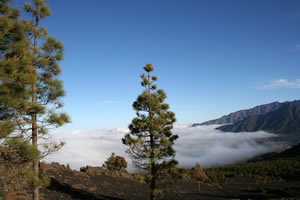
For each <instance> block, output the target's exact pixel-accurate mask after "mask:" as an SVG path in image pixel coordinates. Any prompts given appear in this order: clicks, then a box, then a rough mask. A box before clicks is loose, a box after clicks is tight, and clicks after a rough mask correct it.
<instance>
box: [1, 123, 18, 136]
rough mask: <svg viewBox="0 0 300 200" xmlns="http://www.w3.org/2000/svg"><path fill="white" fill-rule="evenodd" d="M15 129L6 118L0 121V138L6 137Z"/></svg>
mask: <svg viewBox="0 0 300 200" xmlns="http://www.w3.org/2000/svg"><path fill="white" fill-rule="evenodd" d="M14 129H15V126H14V124H13V123H12V122H10V121H8V120H6V121H2V122H0V139H2V138H6V137H7V136H8V135H9V134H10V133H12V132H13V131H14Z"/></svg>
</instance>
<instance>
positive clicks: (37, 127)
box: [24, 0, 70, 200]
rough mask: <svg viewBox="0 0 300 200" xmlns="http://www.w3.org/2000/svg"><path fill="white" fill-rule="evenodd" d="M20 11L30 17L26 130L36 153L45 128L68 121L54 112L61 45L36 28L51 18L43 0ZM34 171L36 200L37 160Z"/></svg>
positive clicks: (59, 104) (58, 93) (58, 92)
mask: <svg viewBox="0 0 300 200" xmlns="http://www.w3.org/2000/svg"><path fill="white" fill-rule="evenodd" d="M24 9H25V11H26V12H27V13H29V14H30V15H31V17H30V18H31V19H32V20H31V21H29V20H27V21H26V25H27V31H26V36H27V38H28V40H29V41H30V46H31V52H30V54H31V73H32V74H33V78H32V82H31V90H30V92H31V99H30V101H31V103H32V107H31V111H30V113H29V114H30V118H31V120H30V130H31V139H32V145H33V147H34V148H35V149H38V137H39V135H45V134H47V133H48V128H57V127H60V126H62V125H63V124H65V123H68V122H69V121H70V119H69V117H68V115H67V114H66V113H63V112H61V113H58V112H57V111H56V110H57V109H59V108H61V107H62V106H63V104H62V102H61V101H60V99H61V97H62V96H64V95H65V92H64V90H63V84H62V81H60V80H59V79H58V76H59V74H60V73H61V69H60V66H59V64H58V62H59V61H61V60H62V58H63V45H62V43H61V42H59V41H57V40H56V39H55V38H53V37H50V36H49V35H48V33H47V30H46V28H45V27H40V21H41V20H42V19H44V18H46V17H48V16H50V15H51V10H50V8H49V7H48V6H47V4H46V0H33V5H32V4H31V3H25V4H24ZM61 145H63V143H61V144H54V145H50V144H46V145H44V148H46V149H47V153H46V155H47V154H48V153H49V152H52V151H55V150H56V149H59V148H60V147H61ZM33 171H34V179H35V180H36V181H35V185H34V195H33V196H34V200H38V199H39V188H40V187H41V183H40V181H39V180H40V179H39V160H37V161H35V162H34V163H33Z"/></svg>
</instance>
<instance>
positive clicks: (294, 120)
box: [217, 103, 300, 134]
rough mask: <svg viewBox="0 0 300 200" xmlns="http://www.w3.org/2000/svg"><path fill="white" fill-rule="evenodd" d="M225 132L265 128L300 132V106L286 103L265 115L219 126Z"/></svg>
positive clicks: (280, 132)
mask: <svg viewBox="0 0 300 200" xmlns="http://www.w3.org/2000/svg"><path fill="white" fill-rule="evenodd" d="M217 129H219V130H222V131H225V132H254V131H259V130H264V131H267V132H272V133H279V134H296V133H300V107H298V106H296V105H295V104H293V103H286V104H284V105H283V106H281V108H279V109H277V110H275V111H272V112H269V113H267V114H264V115H254V116H251V117H248V118H246V119H244V120H242V121H239V122H237V123H235V124H233V125H225V126H221V127H219V128H217Z"/></svg>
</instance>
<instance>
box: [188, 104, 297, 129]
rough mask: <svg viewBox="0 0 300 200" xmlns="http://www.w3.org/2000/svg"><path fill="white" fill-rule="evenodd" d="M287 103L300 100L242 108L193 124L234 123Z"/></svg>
mask: <svg viewBox="0 0 300 200" xmlns="http://www.w3.org/2000/svg"><path fill="white" fill-rule="evenodd" d="M287 103H293V104H295V105H297V106H300V100H295V101H292V102H289V101H286V102H283V103H279V102H272V103H269V104H263V105H259V106H256V107H253V108H250V109H245V110H240V111H237V112H233V113H230V114H228V115H224V116H223V117H221V118H218V119H214V120H210V121H207V122H204V123H201V124H193V126H197V125H211V124H234V123H236V122H238V121H242V120H244V119H246V118H247V117H250V116H253V115H264V114H267V113H269V112H272V111H274V110H277V109H279V108H281V107H282V106H283V105H285V104H287Z"/></svg>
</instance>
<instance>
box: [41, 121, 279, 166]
mask: <svg viewBox="0 0 300 200" xmlns="http://www.w3.org/2000/svg"><path fill="white" fill-rule="evenodd" d="M216 127H217V126H214V125H210V126H197V127H189V126H187V125H186V126H176V127H175V128H174V129H173V132H174V133H175V134H178V135H179V139H178V140H177V141H176V144H175V146H174V148H175V149H176V151H177V153H176V159H177V160H178V161H179V165H181V166H184V167H191V166H193V165H195V163H196V162H199V163H200V164H201V166H203V167H208V166H212V165H221V164H229V163H232V162H236V161H241V160H245V159H249V158H251V157H253V156H255V155H258V154H261V153H265V152H270V151H273V150H274V149H275V148H276V145H275V144H270V143H268V144H263V143H261V142H258V141H257V140H258V139H263V138H270V137H274V135H273V134H270V133H266V132H262V131H260V132H254V133H249V132H248V133H224V132H221V131H218V130H215V128H216ZM126 133H128V129H126V128H124V129H99V130H93V131H73V132H69V133H67V132H64V133H54V134H53V138H56V139H57V140H62V141H65V142H66V143H67V144H66V145H65V146H64V147H63V148H62V149H61V150H60V151H58V152H57V153H55V154H53V155H51V156H49V157H48V158H47V161H49V162H52V161H55V162H60V163H62V164H67V163H69V164H70V166H71V167H72V168H73V169H79V168H80V167H81V166H86V165H92V166H101V165H102V164H103V163H104V161H106V159H107V158H108V157H109V156H110V155H111V152H115V153H116V154H117V155H121V156H124V157H125V158H126V160H127V161H129V162H130V158H129V157H128V155H127V154H126V153H125V149H126V148H127V146H125V145H123V144H122V142H121V138H122V137H124V135H125V134H126Z"/></svg>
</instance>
